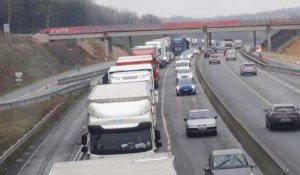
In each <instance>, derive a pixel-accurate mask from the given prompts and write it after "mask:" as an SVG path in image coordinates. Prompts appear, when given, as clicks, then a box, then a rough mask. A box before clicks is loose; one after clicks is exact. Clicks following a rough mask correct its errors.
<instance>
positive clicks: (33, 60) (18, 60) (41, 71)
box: [0, 35, 99, 96]
mask: <svg viewBox="0 0 300 175" xmlns="http://www.w3.org/2000/svg"><path fill="white" fill-rule="evenodd" d="M97 62H99V60H97V59H96V58H94V57H93V56H91V55H89V54H88V53H86V52H85V51H84V50H83V49H81V48H80V47H79V46H78V45H77V42H76V41H68V42H54V43H47V44H41V43H36V42H34V41H32V40H31V39H30V38H26V37H19V36H14V35H11V36H5V37H4V36H1V35H0V82H1V83H0V96H1V95H3V94H5V93H8V92H11V91H13V90H14V89H16V88H17V86H16V82H15V79H16V77H15V72H23V75H22V77H21V78H22V80H23V81H22V83H21V86H22V87H23V86H26V85H29V84H31V83H33V82H36V81H38V80H41V79H44V78H47V77H49V76H51V75H55V74H59V73H61V72H64V71H67V70H70V69H73V68H74V67H75V65H77V64H80V65H81V66H86V65H90V64H94V63H97Z"/></svg>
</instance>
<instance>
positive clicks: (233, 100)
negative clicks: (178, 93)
mask: <svg viewBox="0 0 300 175" xmlns="http://www.w3.org/2000/svg"><path fill="white" fill-rule="evenodd" d="M245 61H246V60H245V58H244V57H243V56H241V55H240V54H238V59H237V61H224V60H222V63H221V65H208V63H207V60H201V68H202V70H203V72H204V75H205V76H206V78H207V79H208V81H209V83H210V84H211V86H212V87H213V89H214V90H215V92H216V93H217V95H218V96H219V97H220V98H221V99H222V101H223V102H225V104H226V105H227V107H228V108H229V109H230V111H231V112H232V113H233V114H234V116H236V117H238V119H239V120H240V121H241V122H242V123H243V125H244V126H245V127H246V128H247V129H248V130H249V131H250V132H251V133H252V134H253V135H254V136H255V137H256V138H257V139H258V140H259V141H260V142H261V143H262V144H264V145H265V146H266V148H267V149H268V150H269V151H270V152H271V153H273V154H274V155H275V156H276V157H277V159H278V160H279V161H281V162H282V163H284V164H285V165H286V166H287V168H288V169H289V173H290V174H295V175H296V174H299V173H300V167H299V161H300V152H299V151H298V150H299V146H300V140H299V136H300V133H299V130H295V129H292V130H289V129H286V130H277V131H272V132H271V131H269V130H268V129H267V128H266V127H265V118H264V114H265V113H264V111H263V109H266V108H268V107H270V105H271V104H273V103H294V104H295V105H297V106H299V102H300V91H299V90H300V78H299V77H296V76H291V75H284V74H278V73H269V72H266V71H263V70H259V71H258V75H257V76H243V77H241V76H240V75H239V73H240V72H239V66H240V65H241V63H242V62H245Z"/></svg>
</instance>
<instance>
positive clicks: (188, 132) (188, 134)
mask: <svg viewBox="0 0 300 175" xmlns="http://www.w3.org/2000/svg"><path fill="white" fill-rule="evenodd" d="M186 136H187V137H191V136H192V134H191V132H190V131H189V130H188V129H186Z"/></svg>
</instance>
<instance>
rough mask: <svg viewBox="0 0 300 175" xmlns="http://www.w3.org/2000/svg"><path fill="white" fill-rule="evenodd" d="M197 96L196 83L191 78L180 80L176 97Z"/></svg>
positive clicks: (177, 84)
mask: <svg viewBox="0 0 300 175" xmlns="http://www.w3.org/2000/svg"><path fill="white" fill-rule="evenodd" d="M189 94H190V95H196V82H195V81H194V80H193V79H191V78H184V79H179V80H178V81H177V83H176V95H177V96H179V95H189Z"/></svg>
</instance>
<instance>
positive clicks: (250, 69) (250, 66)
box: [240, 62, 257, 76]
mask: <svg viewBox="0 0 300 175" xmlns="http://www.w3.org/2000/svg"><path fill="white" fill-rule="evenodd" d="M240 75H242V76H243V75H257V70H256V66H255V64H254V63H251V62H247V63H243V64H242V65H241V66H240Z"/></svg>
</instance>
